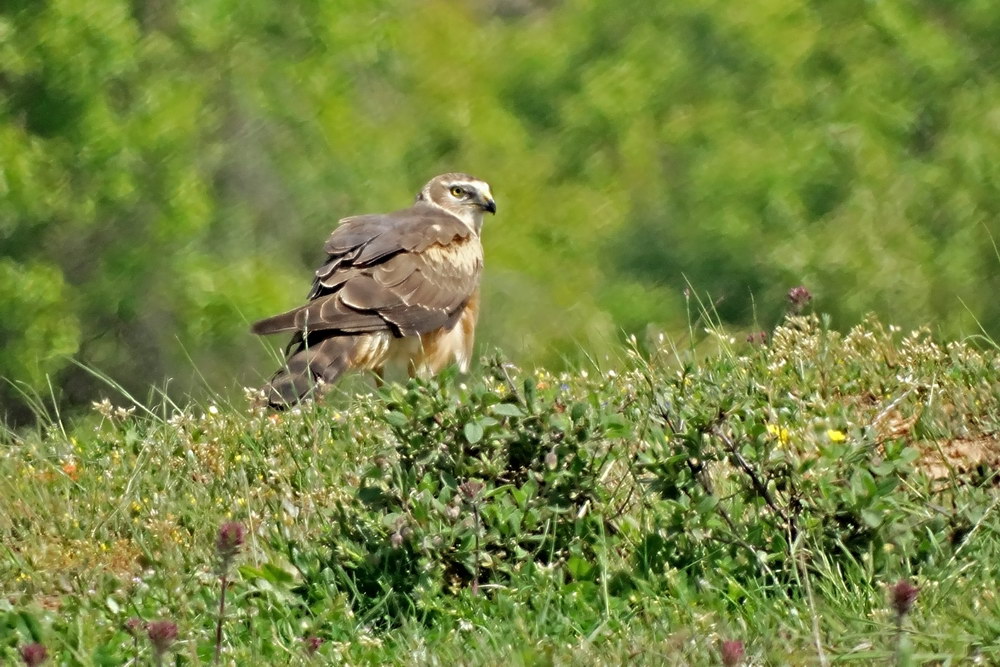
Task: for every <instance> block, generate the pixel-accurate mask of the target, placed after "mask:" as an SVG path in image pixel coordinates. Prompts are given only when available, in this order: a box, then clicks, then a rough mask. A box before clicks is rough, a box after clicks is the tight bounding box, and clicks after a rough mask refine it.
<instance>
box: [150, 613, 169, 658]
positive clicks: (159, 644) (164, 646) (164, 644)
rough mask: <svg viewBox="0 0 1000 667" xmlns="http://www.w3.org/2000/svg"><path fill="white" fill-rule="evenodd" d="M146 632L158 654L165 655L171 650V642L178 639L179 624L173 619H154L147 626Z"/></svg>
mask: <svg viewBox="0 0 1000 667" xmlns="http://www.w3.org/2000/svg"><path fill="white" fill-rule="evenodd" d="M146 633H147V634H148V635H149V641H150V643H151V644H152V645H153V650H154V651H156V653H157V654H159V655H163V654H164V653H166V652H167V651H168V650H170V646H171V644H173V643H174V640H175V639H177V624H176V623H174V622H173V621H153V622H152V623H150V624H149V625H147V626H146Z"/></svg>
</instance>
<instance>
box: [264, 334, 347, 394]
mask: <svg viewBox="0 0 1000 667" xmlns="http://www.w3.org/2000/svg"><path fill="white" fill-rule="evenodd" d="M357 342H358V337H357V336H332V337H330V338H326V339H324V340H321V341H318V342H316V343H314V344H312V345H308V346H307V345H306V344H305V343H301V344H300V345H299V347H298V349H296V350H295V351H294V352H292V354H291V355H290V356H289V357H288V359H287V360H286V361H285V365H284V367H282V368H280V369H278V371H277V372H276V373H275V374H274V377H272V378H271V381H270V382H268V383H267V385H266V386H265V387H264V394H265V395H266V396H267V402H268V404H269V405H271V406H272V407H275V408H285V407H288V406H289V405H291V404H294V403H298V402H299V401H301V400H302V399H303V398H305V397H306V396H308V395H309V394H310V393H312V392H313V391H314V390H315V389H316V386H317V384H318V383H319V382H320V380H322V381H323V382H324V383H326V384H333V383H334V382H336V381H337V379H338V378H339V377H340V376H341V375H343V374H344V371H346V370H347V369H348V368H349V367H350V363H351V357H352V356H353V353H354V349H355V346H356V345H357Z"/></svg>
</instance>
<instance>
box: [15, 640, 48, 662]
mask: <svg viewBox="0 0 1000 667" xmlns="http://www.w3.org/2000/svg"><path fill="white" fill-rule="evenodd" d="M20 653H21V660H24V664H26V665H28V667H35V665H40V664H42V663H43V662H45V659H46V658H47V657H49V652H48V651H46V650H45V647H44V646H42V645H41V644H25V645H24V646H22V647H21V649H20Z"/></svg>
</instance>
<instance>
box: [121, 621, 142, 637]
mask: <svg viewBox="0 0 1000 667" xmlns="http://www.w3.org/2000/svg"><path fill="white" fill-rule="evenodd" d="M124 627H125V632H127V633H129V634H130V635H132V636H133V637H135V636H136V635H138V634H139V631H140V630H142V629H143V628H145V627H146V622H145V621H144V620H142V619H141V618H136V617H135V616H133V617H132V618H130V619H128V620H127V621H125V626H124Z"/></svg>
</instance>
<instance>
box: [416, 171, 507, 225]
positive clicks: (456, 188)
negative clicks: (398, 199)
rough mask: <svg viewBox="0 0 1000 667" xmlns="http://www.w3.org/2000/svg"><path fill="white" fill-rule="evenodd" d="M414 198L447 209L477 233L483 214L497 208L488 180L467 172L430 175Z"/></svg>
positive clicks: (494, 211)
mask: <svg viewBox="0 0 1000 667" xmlns="http://www.w3.org/2000/svg"><path fill="white" fill-rule="evenodd" d="M417 201H425V202H427V203H429V204H432V205H434V206H437V207H438V208H442V209H444V210H445V211H448V212H449V213H451V214H452V215H454V216H455V217H457V218H459V219H460V220H461V221H462V222H464V223H465V224H467V225H468V226H469V227H471V228H472V229H473V230H475V232H476V233H477V234H478V233H479V230H480V229H481V228H482V226H483V216H484V215H485V214H486V213H487V212H489V213H496V212H497V204H496V201H494V199H493V193H492V192H490V184H489V183H487V182H486V181H481V180H479V179H478V178H476V177H475V176H469V175H468V174H456V173H453V174H441V175H440V176H435V177H434V178H432V179H431V180H430V181H429V182H428V183H427V185H425V186H424V188H423V189H422V190H421V191H420V194H418V195H417Z"/></svg>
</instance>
